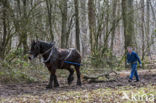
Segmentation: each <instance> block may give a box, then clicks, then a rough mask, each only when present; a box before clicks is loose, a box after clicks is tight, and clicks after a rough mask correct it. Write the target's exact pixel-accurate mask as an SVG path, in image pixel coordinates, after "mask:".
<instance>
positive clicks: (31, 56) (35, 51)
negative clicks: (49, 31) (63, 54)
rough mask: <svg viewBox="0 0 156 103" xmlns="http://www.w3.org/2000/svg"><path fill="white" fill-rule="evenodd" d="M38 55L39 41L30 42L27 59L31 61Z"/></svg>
mask: <svg viewBox="0 0 156 103" xmlns="http://www.w3.org/2000/svg"><path fill="white" fill-rule="evenodd" d="M39 54H40V42H39V41H34V40H33V41H32V42H31V48H30V52H29V59H30V60H32V59H34V58H35V57H37V56H38V55H39Z"/></svg>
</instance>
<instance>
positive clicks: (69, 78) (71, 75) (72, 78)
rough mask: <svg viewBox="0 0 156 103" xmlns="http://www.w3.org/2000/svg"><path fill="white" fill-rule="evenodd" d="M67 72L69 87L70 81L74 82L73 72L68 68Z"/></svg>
mask: <svg viewBox="0 0 156 103" xmlns="http://www.w3.org/2000/svg"><path fill="white" fill-rule="evenodd" d="M67 70H68V71H69V73H70V74H69V76H68V84H69V85H70V84H71V83H72V81H73V80H74V77H73V74H74V70H73V69H72V68H68V69H67Z"/></svg>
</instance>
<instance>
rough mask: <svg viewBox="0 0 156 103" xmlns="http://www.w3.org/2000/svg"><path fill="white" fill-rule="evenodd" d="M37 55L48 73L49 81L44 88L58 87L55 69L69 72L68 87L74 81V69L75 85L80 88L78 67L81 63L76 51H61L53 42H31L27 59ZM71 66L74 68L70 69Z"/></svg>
mask: <svg viewBox="0 0 156 103" xmlns="http://www.w3.org/2000/svg"><path fill="white" fill-rule="evenodd" d="M39 54H41V55H42V57H43V60H44V63H45V65H46V67H47V68H48V70H49V72H50V80H49V84H48V85H47V86H46V88H52V87H58V86H59V83H58V81H57V76H56V74H55V73H56V69H66V70H68V71H69V76H68V78H67V80H68V84H69V85H70V84H71V83H72V81H73V80H74V77H73V74H74V69H75V71H76V74H77V85H79V86H81V78H80V65H79V64H80V63H81V55H80V53H79V52H78V51H77V50H76V49H74V48H70V49H61V48H57V47H56V46H55V43H54V42H52V43H47V42H44V41H34V40H33V41H32V42H31V49H30V52H29V59H30V60H32V59H34V58H36V57H37V56H38V55H39ZM65 61H66V62H65ZM72 65H73V66H74V68H72Z"/></svg>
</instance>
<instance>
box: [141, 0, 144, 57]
mask: <svg viewBox="0 0 156 103" xmlns="http://www.w3.org/2000/svg"><path fill="white" fill-rule="evenodd" d="M141 7H142V16H141V31H142V60H144V57H145V37H144V22H145V21H144V0H141Z"/></svg>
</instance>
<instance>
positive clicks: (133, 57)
mask: <svg viewBox="0 0 156 103" xmlns="http://www.w3.org/2000/svg"><path fill="white" fill-rule="evenodd" d="M137 61H138V62H139V64H141V60H140V58H139V56H138V55H137V53H136V52H134V51H132V53H131V54H130V53H128V54H127V63H135V62H137Z"/></svg>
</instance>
